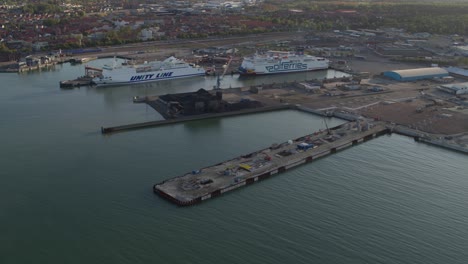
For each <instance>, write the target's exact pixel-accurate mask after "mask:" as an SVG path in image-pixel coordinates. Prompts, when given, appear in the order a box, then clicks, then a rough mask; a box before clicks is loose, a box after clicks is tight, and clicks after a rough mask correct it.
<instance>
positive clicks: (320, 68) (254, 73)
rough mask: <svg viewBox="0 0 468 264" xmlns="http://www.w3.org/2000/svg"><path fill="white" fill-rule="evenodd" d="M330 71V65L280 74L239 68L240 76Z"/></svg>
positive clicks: (279, 72)
mask: <svg viewBox="0 0 468 264" xmlns="http://www.w3.org/2000/svg"><path fill="white" fill-rule="evenodd" d="M327 69H329V67H328V65H327V66H324V67H316V68H310V69H306V70H291V71H278V72H267V71H252V70H250V71H249V70H246V69H242V68H241V67H239V69H238V72H239V75H240V76H257V75H271V74H286V73H295V72H310V71H320V70H327Z"/></svg>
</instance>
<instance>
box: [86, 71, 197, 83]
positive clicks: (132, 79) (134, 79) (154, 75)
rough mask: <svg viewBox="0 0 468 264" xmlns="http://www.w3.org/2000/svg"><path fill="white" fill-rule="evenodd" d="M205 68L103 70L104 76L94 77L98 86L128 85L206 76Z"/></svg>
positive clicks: (94, 81)
mask: <svg viewBox="0 0 468 264" xmlns="http://www.w3.org/2000/svg"><path fill="white" fill-rule="evenodd" d="M204 75H205V70H203V69H200V68H186V69H171V70H160V71H150V72H144V73H136V72H135V71H134V70H133V71H132V70H131V69H129V70H126V69H123V70H117V71H116V70H113V71H112V72H106V71H103V74H102V77H97V78H94V79H93V83H94V84H95V85H97V86H112V85H126V84H139V83H150V82H159V81H167V80H174V79H181V78H190V77H196V76H204Z"/></svg>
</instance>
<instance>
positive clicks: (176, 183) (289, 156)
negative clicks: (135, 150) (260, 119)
mask: <svg viewBox="0 0 468 264" xmlns="http://www.w3.org/2000/svg"><path fill="white" fill-rule="evenodd" d="M387 132H389V129H388V128H387V127H386V125H385V123H384V122H373V121H368V120H359V121H354V122H349V123H345V124H342V125H340V126H337V127H335V128H332V129H330V130H325V131H319V132H316V133H313V134H310V135H306V136H303V137H301V138H298V139H295V140H289V141H287V142H284V143H281V144H273V145H272V146H271V147H269V148H265V149H262V150H259V151H256V152H253V153H250V154H248V155H243V156H240V157H237V158H234V159H232V160H228V161H224V162H221V163H219V164H216V165H214V166H210V167H206V168H202V169H200V170H195V171H192V172H190V173H186V174H184V175H181V176H179V177H176V178H172V179H169V180H166V181H163V182H161V183H158V184H155V185H154V186H153V190H154V192H155V193H157V194H159V195H160V196H161V197H163V198H166V199H167V200H169V201H171V202H173V203H175V204H177V205H180V206H188V205H193V204H197V203H200V202H202V201H204V200H207V199H210V198H213V197H216V196H219V195H221V194H223V193H225V192H228V191H231V190H234V189H237V188H239V187H242V186H246V185H249V184H251V183H254V182H257V181H259V180H263V179H266V178H268V177H270V176H272V175H275V174H277V173H280V172H283V171H286V170H288V169H290V168H293V167H296V166H298V165H301V164H304V163H307V162H311V161H313V160H315V159H318V158H321V157H324V156H326V155H329V154H332V153H335V152H337V151H339V150H341V149H344V148H347V147H350V146H352V145H356V144H358V143H360V142H364V141H367V140H369V139H372V138H374V137H377V136H380V135H383V134H385V133H387Z"/></svg>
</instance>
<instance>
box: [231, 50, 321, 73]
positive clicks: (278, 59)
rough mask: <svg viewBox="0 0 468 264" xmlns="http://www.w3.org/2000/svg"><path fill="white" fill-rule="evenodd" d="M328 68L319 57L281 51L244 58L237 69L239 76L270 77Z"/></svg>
mask: <svg viewBox="0 0 468 264" xmlns="http://www.w3.org/2000/svg"><path fill="white" fill-rule="evenodd" d="M328 68H329V61H328V60H327V59H324V58H321V57H315V56H310V55H305V54H303V53H292V52H282V51H268V52H267V53H266V54H255V55H254V56H252V57H245V58H244V60H243V61H242V64H241V66H240V67H239V74H240V75H243V76H249V75H270V74H284V73H293V72H308V71H317V70H325V69H328Z"/></svg>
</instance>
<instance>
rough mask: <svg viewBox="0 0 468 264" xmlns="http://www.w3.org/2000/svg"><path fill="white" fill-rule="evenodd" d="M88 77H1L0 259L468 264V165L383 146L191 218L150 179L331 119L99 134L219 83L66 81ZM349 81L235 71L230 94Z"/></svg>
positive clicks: (288, 176)
mask: <svg viewBox="0 0 468 264" xmlns="http://www.w3.org/2000/svg"><path fill="white" fill-rule="evenodd" d="M99 63H102V61H96V62H93V64H95V65H97V64H99ZM82 74H84V70H83V67H82V66H70V65H63V66H61V67H57V68H56V70H55V71H47V72H44V71H43V72H40V73H39V72H36V73H30V74H21V75H17V74H2V75H0V80H1V85H0V86H1V88H0V115H1V122H0V131H1V134H0V143H1V159H0V168H1V170H0V179H1V185H0V186H1V192H0V228H1V232H0V263H2V264H10V263H11V264H16V263H411V264H414V263H421V264H422V263H424V264H427V263H467V262H468V250H467V249H468V210H467V209H468V174H467V171H468V170H467V169H468V165H467V162H466V155H462V154H458V153H455V152H451V151H447V150H444V149H440V148H435V147H432V146H428V145H425V144H420V143H416V142H414V141H413V140H412V139H410V138H406V137H401V136H396V135H392V136H383V137H380V138H378V139H375V140H372V141H370V142H367V143H364V144H361V145H359V146H356V147H353V148H350V149H347V150H345V151H343V152H340V153H338V154H336V155H332V156H329V157H327V158H324V159H321V160H318V161H315V162H313V163H311V164H308V165H304V166H301V167H299V168H297V169H294V170H291V171H288V172H286V173H283V174H280V175H277V176H275V177H273V178H271V179H269V180H266V181H263V182H261V183H259V184H254V185H252V186H249V187H247V188H243V189H241V190H239V191H235V192H232V193H230V194H227V195H225V196H221V197H219V198H216V199H213V200H211V201H208V202H206V203H202V204H201V205H199V206H194V207H189V208H179V207H176V206H174V205H172V204H170V203H168V202H166V201H165V200H162V199H160V198H159V197H157V196H156V195H154V194H153V193H152V189H151V188H152V185H153V184H154V183H157V182H160V181H162V180H165V179H167V178H170V177H174V176H177V175H180V174H183V173H185V172H187V171H191V170H193V169H196V168H200V167H203V166H207V165H211V164H214V163H217V162H220V161H223V160H225V159H228V158H232V157H235V156H238V155H240V154H245V153H249V152H251V151H253V150H256V149H258V148H263V147H267V146H269V145H271V144H272V143H275V142H283V141H286V140H288V139H291V138H295V137H299V136H302V135H304V134H306V133H310V132H313V131H316V130H318V129H320V128H323V127H324V121H323V120H322V119H321V118H317V117H315V116H311V115H308V114H304V113H299V112H294V111H283V112H276V113H265V114H258V115H251V116H241V117H231V118H224V119H216V120H206V121H200V122H189V123H186V124H178V125H172V126H165V127H158V128H149V129H142V130H137V131H131V132H125V133H118V134H113V135H111V136H103V135H101V134H100V127H101V126H109V125H120V124H127V123H133V122H140V121H146V120H156V119H161V117H160V116H159V115H158V114H157V113H156V112H155V111H154V110H153V109H151V108H148V107H146V106H145V105H143V104H133V103H132V97H133V96H135V95H145V94H148V95H152V94H163V93H167V92H185V91H193V90H197V89H199V88H202V87H205V88H206V87H212V86H213V85H214V83H215V81H214V80H213V79H205V78H200V79H191V80H178V81H173V82H167V83H155V84H150V85H143V86H121V87H112V88H88V87H83V88H80V89H73V90H61V89H60V88H59V87H58V81H59V80H65V79H72V78H74V77H76V76H79V75H82ZM336 74H337V73H333V72H316V73H308V75H291V76H289V75H288V76H281V77H275V78H258V79H248V80H246V81H242V80H241V81H239V80H238V79H237V78H236V76H233V77H231V76H226V77H225V79H223V82H222V86H224V87H229V86H232V87H236V86H239V85H241V84H243V85H253V84H255V82H256V83H267V82H269V81H275V82H281V81H284V79H285V78H288V80H291V79H293V78H296V79H297V80H301V79H305V78H323V77H325V76H326V75H328V76H329V77H333V75H336ZM330 75H331V76H330ZM310 76H313V77H310ZM242 82H244V83H242ZM327 122H328V123H329V125H337V124H339V123H341V122H342V121H340V120H336V119H331V120H328V121H327Z"/></svg>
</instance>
